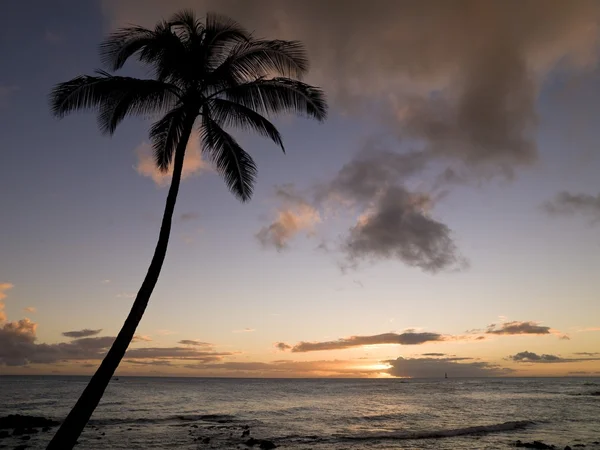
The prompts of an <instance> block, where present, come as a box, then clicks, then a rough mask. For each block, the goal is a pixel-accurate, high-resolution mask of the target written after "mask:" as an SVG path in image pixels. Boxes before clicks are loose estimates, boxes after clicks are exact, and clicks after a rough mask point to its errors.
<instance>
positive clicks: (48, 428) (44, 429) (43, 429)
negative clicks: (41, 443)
mask: <svg viewBox="0 0 600 450" xmlns="http://www.w3.org/2000/svg"><path fill="white" fill-rule="evenodd" d="M42 431H43V432H44V433H46V432H48V431H50V427H44V428H42Z"/></svg>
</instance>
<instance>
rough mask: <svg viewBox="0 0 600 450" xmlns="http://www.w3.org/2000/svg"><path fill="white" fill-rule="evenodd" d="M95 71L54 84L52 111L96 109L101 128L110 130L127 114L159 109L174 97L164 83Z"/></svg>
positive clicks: (173, 90)
mask: <svg viewBox="0 0 600 450" xmlns="http://www.w3.org/2000/svg"><path fill="white" fill-rule="evenodd" d="M97 73H98V74H97V76H90V75H82V76H79V77H75V78H73V79H72V80H69V81H66V82H64V83H60V84H58V85H56V86H55V87H54V89H53V90H52V91H51V93H50V107H51V110H52V113H53V114H54V115H55V116H56V117H58V118H63V117H64V116H66V115H67V114H70V113H72V112H74V111H80V110H92V111H96V112H97V113H98V121H99V124H100V128H101V129H102V131H104V132H108V133H113V132H114V130H115V128H116V126H117V125H118V124H119V123H120V122H121V120H122V119H123V118H124V117H126V116H127V115H140V114H153V113H160V112H163V111H166V110H168V109H170V107H171V106H172V105H174V104H175V103H176V101H177V100H178V91H177V88H176V87H175V86H172V85H169V84H167V83H163V82H160V81H156V80H140V79H137V78H131V77H118V76H113V75H110V74H109V73H107V72H103V71H98V72H97Z"/></svg>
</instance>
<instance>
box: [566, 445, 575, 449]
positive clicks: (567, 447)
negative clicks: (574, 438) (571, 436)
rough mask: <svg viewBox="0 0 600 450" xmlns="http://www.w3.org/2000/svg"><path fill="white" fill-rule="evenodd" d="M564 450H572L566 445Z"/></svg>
mask: <svg viewBox="0 0 600 450" xmlns="http://www.w3.org/2000/svg"><path fill="white" fill-rule="evenodd" d="M565 450H573V449H572V448H571V447H569V446H568V445H567V446H566V447H565Z"/></svg>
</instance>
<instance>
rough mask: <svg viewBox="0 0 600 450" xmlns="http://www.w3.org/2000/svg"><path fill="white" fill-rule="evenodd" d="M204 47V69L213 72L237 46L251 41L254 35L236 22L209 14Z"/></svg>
mask: <svg viewBox="0 0 600 450" xmlns="http://www.w3.org/2000/svg"><path fill="white" fill-rule="evenodd" d="M205 23H206V25H205V35H204V40H203V46H204V48H205V54H204V55H203V62H204V67H205V68H206V69H207V70H212V69H214V68H215V67H218V66H219V65H220V64H222V63H223V61H225V59H226V58H227V55H228V54H229V52H230V51H231V49H233V48H234V47H235V46H236V45H239V44H240V43H244V42H248V41H250V39H251V37H252V35H251V34H250V33H249V32H248V31H247V30H246V29H245V28H244V27H242V26H241V25H240V24H239V23H237V22H236V21H235V20H233V19H231V18H229V17H227V16H222V15H220V14H216V13H212V12H209V13H208V14H207V15H206V22H205Z"/></svg>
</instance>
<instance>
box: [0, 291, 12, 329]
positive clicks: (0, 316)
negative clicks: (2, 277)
mask: <svg viewBox="0 0 600 450" xmlns="http://www.w3.org/2000/svg"><path fill="white" fill-rule="evenodd" d="M14 287H15V285H14V284H11V283H0V322H4V321H5V320H6V313H5V312H4V303H3V302H2V300H4V299H5V298H6V295H7V294H6V291H8V290H10V289H12V288H14Z"/></svg>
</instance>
